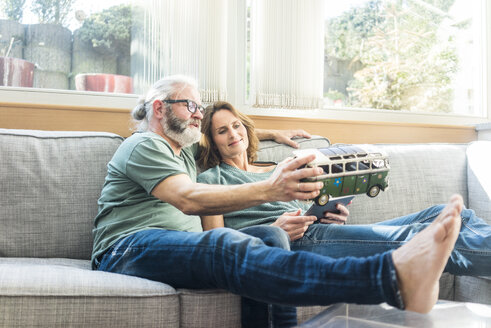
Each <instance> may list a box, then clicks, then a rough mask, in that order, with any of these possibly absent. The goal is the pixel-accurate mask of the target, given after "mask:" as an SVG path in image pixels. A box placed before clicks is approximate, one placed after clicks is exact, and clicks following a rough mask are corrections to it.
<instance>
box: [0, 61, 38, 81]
mask: <svg viewBox="0 0 491 328" xmlns="http://www.w3.org/2000/svg"><path fill="white" fill-rule="evenodd" d="M33 77H34V63H31V62H28V61H26V60H24V59H20V58H11V57H0V85H1V86H10V87H29V88H31V87H32V82H33Z"/></svg>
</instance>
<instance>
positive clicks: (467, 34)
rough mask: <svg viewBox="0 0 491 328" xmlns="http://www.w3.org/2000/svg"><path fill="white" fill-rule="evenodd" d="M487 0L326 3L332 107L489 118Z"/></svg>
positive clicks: (326, 84)
mask: <svg viewBox="0 0 491 328" xmlns="http://www.w3.org/2000/svg"><path fill="white" fill-rule="evenodd" d="M484 11H485V10H484V1H467V0H442V1H435V0H351V1H336V2H334V1H327V2H326V20H325V24H326V25H325V26H326V38H325V40H326V42H325V62H324V65H325V66H324V97H325V98H324V99H325V106H326V107H351V108H373V109H386V110H396V111H401V110H404V111H411V112H433V113H455V114H466V115H476V116H484V114H485V106H484V104H483V102H482V97H481V96H482V94H483V87H484V80H483V77H482V72H483V63H484V60H483V59H484V57H483V47H484V44H483V42H482V40H483V39H482V35H481V33H482V31H484V30H485V25H484V22H483V20H482V12H484Z"/></svg>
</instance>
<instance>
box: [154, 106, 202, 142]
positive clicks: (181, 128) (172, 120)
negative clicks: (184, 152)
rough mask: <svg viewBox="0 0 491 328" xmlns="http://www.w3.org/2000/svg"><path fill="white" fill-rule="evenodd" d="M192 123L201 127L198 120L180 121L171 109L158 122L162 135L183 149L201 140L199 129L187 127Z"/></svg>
mask: <svg viewBox="0 0 491 328" xmlns="http://www.w3.org/2000/svg"><path fill="white" fill-rule="evenodd" d="M193 123H197V124H198V126H201V122H200V121H199V120H198V119H195V118H194V119H193V118H190V119H189V120H182V119H180V118H179V117H177V116H176V115H175V114H174V112H173V111H172V109H171V108H168V109H167V110H166V111H165V115H164V117H163V118H162V120H161V121H160V124H162V128H163V129H164V133H165V134H166V135H167V136H168V137H169V138H171V139H172V140H174V141H175V142H176V143H178V144H179V146H181V147H183V148H184V147H187V146H190V145H192V144H194V143H196V142H198V141H199V140H200V138H201V132H200V129H199V128H197V129H195V128H190V127H189V125H190V124H193Z"/></svg>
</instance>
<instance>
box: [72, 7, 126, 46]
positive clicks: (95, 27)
mask: <svg viewBox="0 0 491 328" xmlns="http://www.w3.org/2000/svg"><path fill="white" fill-rule="evenodd" d="M131 17H132V15H131V6H130V5H118V6H113V7H110V8H108V9H105V10H103V11H101V12H99V13H95V14H93V15H91V16H90V17H89V18H87V19H86V20H85V21H84V23H83V25H82V27H80V29H79V30H78V33H79V36H80V38H81V39H82V40H84V41H86V42H91V44H92V46H93V47H94V48H95V49H101V50H102V51H106V52H107V51H109V52H110V53H115V54H117V53H120V52H122V51H129V49H130V42H131V26H132V18H131Z"/></svg>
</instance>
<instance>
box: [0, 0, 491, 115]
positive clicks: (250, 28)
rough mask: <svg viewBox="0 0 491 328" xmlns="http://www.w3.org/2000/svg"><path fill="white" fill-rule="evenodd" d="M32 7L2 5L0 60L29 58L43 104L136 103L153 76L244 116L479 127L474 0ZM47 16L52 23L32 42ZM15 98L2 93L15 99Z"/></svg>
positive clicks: (189, 0) (482, 22)
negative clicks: (184, 78)
mask: <svg viewBox="0 0 491 328" xmlns="http://www.w3.org/2000/svg"><path fill="white" fill-rule="evenodd" d="M14 2H15V1H12V2H10V3H14ZM21 2H22V1H18V3H21ZM4 3H7V2H4ZM42 3H45V4H46V3H48V2H46V1H41V0H27V1H26V4H25V5H24V8H23V11H21V12H22V13H23V17H19V11H13V12H12V13H10V14H8V15H12V16H7V10H3V12H2V13H1V15H2V16H1V17H2V18H7V17H10V19H9V20H8V21H10V23H8V24H11V23H12V21H15V20H17V21H16V23H17V24H20V28H19V25H17V26H10V25H8V28H4V27H5V26H7V25H2V24H4V22H5V21H3V20H0V34H1V37H0V56H5V55H6V54H7V52H8V55H9V56H10V57H18V58H21V59H24V60H27V61H28V62H30V63H31V64H32V66H31V68H28V69H31V71H32V72H33V73H31V77H32V78H33V79H32V82H31V86H32V87H33V88H32V90H29V92H36V93H38V94H39V95H41V96H40V97H38V98H43V97H44V98H47V99H48V100H47V101H48V102H50V101H57V102H58V101H61V100H60V99H65V98H69V96H70V95H77V97H82V96H87V99H88V98H90V97H93V96H94V93H90V92H85V91H83V92H82V90H93V91H99V92H101V91H102V92H105V95H108V96H107V97H106V98H104V97H101V94H97V95H98V98H97V100H94V101H95V102H97V103H102V102H103V101H106V102H107V104H105V106H107V107H112V106H113V102H114V96H112V97H109V93H108V92H116V93H118V97H121V96H122V95H121V93H127V94H132V93H134V94H135V95H132V96H127V98H125V99H126V100H127V102H125V104H126V103H128V104H134V100H135V98H136V97H137V96H136V94H142V93H143V92H144V91H145V90H146V89H147V88H148V86H149V85H150V84H151V83H153V82H154V81H156V80H158V79H159V78H160V77H162V76H165V75H169V74H176V73H181V74H187V75H192V76H195V77H196V78H197V79H198V81H199V82H200V86H201V88H202V90H201V92H202V98H203V101H205V102H212V101H216V100H227V101H230V102H232V103H233V104H236V105H237V106H238V107H239V108H241V109H242V110H244V112H245V113H247V114H255V115H277V116H290V117H314V116H315V117H319V118H333V117H335V118H337V119H347V120H372V121H384V120H388V121H405V122H418V123H440V124H451V123H455V124H466V123H482V122H487V121H488V120H490V119H491V106H490V105H488V104H489V100H488V94H491V92H490V91H489V90H488V89H489V83H488V82H487V81H488V80H489V77H490V76H491V63H490V61H491V56H489V55H487V53H486V51H488V48H489V46H488V44H489V43H491V37H490V36H489V35H488V34H486V32H487V31H489V30H490V28H489V26H490V19H489V18H490V17H491V5H490V4H488V2H487V1H486V0H474V1H467V0H346V1H327V0H302V1H298V0H268V1H263V0H235V1H228V0H200V1H194V0H166V1H160V0H137V1H135V0H134V1H131V2H130V0H107V1H95V0H90V1H89V0H87V1H82V0H64V1H57V2H53V3H58V4H67V6H68V7H67V8H65V11H63V10H61V11H59V12H60V13H62V15H61V16H60V15H59V17H58V18H56V17H54V18H53V17H51V16H49V15H48V14H49V13H50V11H49V10H48V11H44V12H45V13H47V14H46V15H45V17H44V16H43V17H41V16H39V13H41V12H42V11H39V10H38V15H36V11H35V10H34V9H35V8H36V4H37V5H40V4H42ZM130 3H131V4H134V5H135V6H133V7H132V10H129V9H128V8H129V6H128V5H129V4H130ZM51 6H53V5H51ZM70 6H71V7H70ZM33 8H34V9H33ZM3 9H5V8H3ZM38 9H39V7H38ZM48 9H53V8H48ZM61 9H63V8H61ZM51 12H56V11H51ZM16 15H17V16H16ZM21 16H22V15H21ZM38 16H39V17H38ZM55 16H56V15H55ZM162 17H165V19H162ZM49 19H58V20H59V22H60V23H61V25H62V26H64V27H63V28H61V29H57V30H56V31H55V30H48V29H46V31H45V33H46V35H47V37H46V38H44V39H39V38H34V37H31V36H30V35H32V36H34V35H39V33H38V32H36V33H34V32H33V31H34V30H36V31H37V30H39V31H40V30H41V29H44V27H43V28H42V27H39V26H36V25H37V24H35V23H38V22H39V21H42V20H46V21H48V20H49ZM108 20H110V21H111V24H108V23H107V22H108ZM19 21H20V23H19ZM101 21H104V22H106V23H105V24H102V25H100V22H101ZM89 23H91V24H89ZM32 24H34V25H32ZM11 25H12V24H11ZM13 25H15V24H13ZM39 25H43V24H39ZM84 25H85V28H84ZM180 26H182V27H185V28H177V27H180ZM28 29H29V30H28ZM25 31H27V33H24V32H25ZM128 31H129V32H128ZM31 32H32V33H31ZM103 32H104V33H103ZM105 32H107V33H105ZM130 32H131V33H130ZM128 33H130V34H128ZM22 35H26V37H25V38H22V37H20V36H22ZM58 46H59V49H58V50H54V49H55V47H58ZM2 58H3V57H0V60H2ZM3 60H5V59H3ZM0 66H2V65H0ZM95 75H98V77H96V76H95ZM28 82H29V81H28ZM22 87H24V86H22ZM40 89H49V90H47V91H45V92H44V93H45V96H42V94H43V91H42V90H40ZM20 90H21V89H8V90H7V89H6V88H1V87H0V92H2V93H3V94H4V95H9V94H13V96H12V97H13V98H17V99H19V98H25V97H24V96H21V97H19V96H18V95H17V96H16V95H15V92H17V91H20ZM22 90H27V89H22ZM53 90H59V91H58V93H57V95H63V97H55V96H54V94H53V93H55V94H56V92H54V91H53ZM61 90H79V91H81V92H78V93H76V92H73V91H61ZM7 91H8V92H7ZM46 94H47V95H46ZM3 99H6V98H3ZM77 99H79V98H77ZM6 101H8V100H6ZM70 102H71V101H70V100H68V103H70ZM114 106H116V105H114ZM125 106H126V105H125ZM130 106H131V105H129V106H128V107H130ZM487 108H490V109H487ZM421 114H423V115H421Z"/></svg>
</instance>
